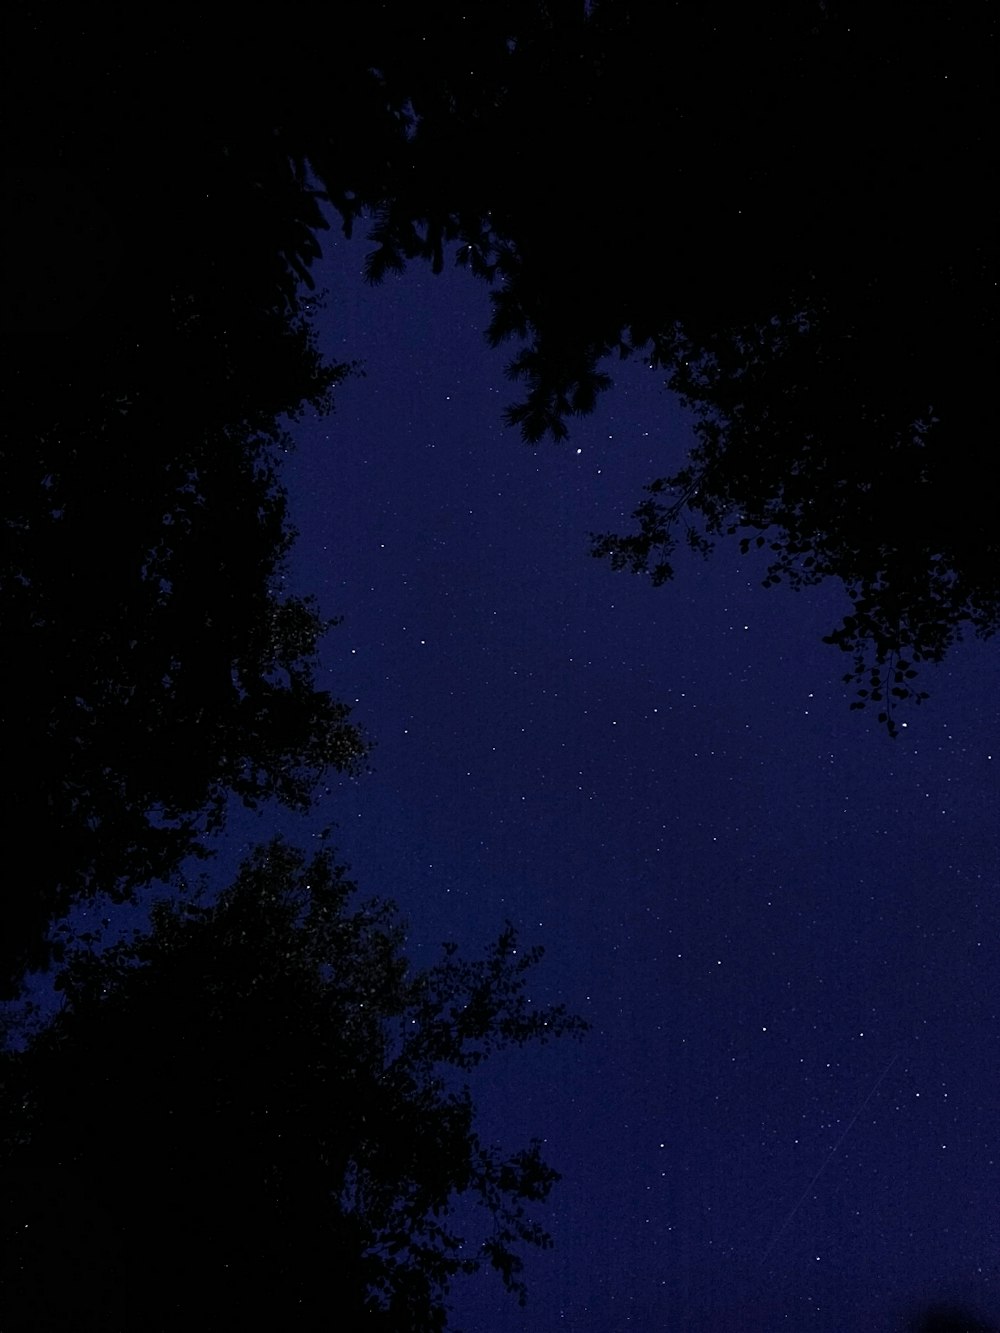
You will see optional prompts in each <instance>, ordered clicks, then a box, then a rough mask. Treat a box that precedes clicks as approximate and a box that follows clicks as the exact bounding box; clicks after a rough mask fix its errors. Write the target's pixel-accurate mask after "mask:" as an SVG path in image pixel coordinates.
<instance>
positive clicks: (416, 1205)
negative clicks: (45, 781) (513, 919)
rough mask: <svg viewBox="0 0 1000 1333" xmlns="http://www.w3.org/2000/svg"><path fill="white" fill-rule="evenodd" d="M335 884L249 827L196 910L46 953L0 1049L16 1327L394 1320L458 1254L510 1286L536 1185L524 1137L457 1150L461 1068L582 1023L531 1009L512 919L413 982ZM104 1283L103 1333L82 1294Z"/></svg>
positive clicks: (430, 1288)
mask: <svg viewBox="0 0 1000 1333" xmlns="http://www.w3.org/2000/svg"><path fill="white" fill-rule="evenodd" d="M353 889H354V886H353V885H352V884H351V883H350V882H349V881H348V880H347V878H346V877H345V874H344V871H343V870H342V869H341V868H339V867H337V866H336V865H335V864H334V862H333V859H332V858H331V856H330V855H328V854H321V855H320V856H317V857H315V858H313V859H312V860H311V861H308V860H307V859H306V858H305V857H304V856H303V855H302V854H301V853H299V852H297V851H295V850H294V849H292V848H290V847H289V846H287V845H285V844H283V843H281V842H274V843H272V844H270V845H269V846H267V847H265V848H262V849H260V850H259V851H258V852H256V853H255V854H254V855H253V857H252V858H251V859H250V860H249V861H248V862H247V863H246V864H245V865H244V867H243V869H242V870H241V872H240V874H239V876H238V878H237V880H236V882H235V883H234V884H233V886H232V887H231V888H230V889H229V890H227V891H226V892H225V893H224V894H223V895H222V896H221V897H220V898H219V899H218V901H217V902H216V903H214V904H212V905H205V904H204V903H202V904H199V903H196V902H193V901H187V902H176V901H164V902H161V903H160V904H159V906H158V907H157V909H156V911H155V914H154V922H153V926H152V929H151V931H150V932H149V933H148V934H146V935H145V936H142V937H140V938H138V939H137V940H135V941H134V942H125V943H121V944H118V945H114V946H112V947H109V948H107V949H106V950H104V951H103V952H100V953H98V952H90V951H89V950H88V948H87V946H85V945H83V944H79V945H77V946H76V947H75V948H74V949H73V950H72V952H71V954H70V956H69V957H68V959H67V962H66V965H65V967H64V968H63V969H62V971H61V973H60V975H59V980H58V985H59V986H60V987H61V989H62V991H63V995H64V998H65V1006H64V1008H63V1011H62V1012H61V1013H60V1014H59V1015H58V1016H57V1017H56V1018H55V1019H54V1020H53V1021H52V1023H51V1024H50V1025H49V1026H48V1027H46V1028H44V1029H43V1030H42V1031H41V1032H40V1033H37V1034H36V1035H34V1036H33V1037H31V1036H29V1037H28V1038H26V1039H25V1042H24V1043H23V1049H22V1050H20V1051H11V1050H9V1051H8V1052H7V1054H6V1055H5V1056H4V1057H3V1065H2V1068H3V1082H2V1087H3V1110H4V1121H3V1159H4V1160H3V1167H4V1170H3V1180H4V1182H5V1189H6V1195H5V1200H6V1214H5V1217H4V1233H5V1234H4V1247H5V1252H6V1256H7V1257H6V1262H5V1267H4V1268H3V1270H2V1282H3V1286H4V1289H3V1291H2V1292H0V1299H2V1301H3V1304H4V1308H5V1310H7V1311H8V1318H9V1319H11V1320H12V1321H13V1322H16V1323H17V1326H18V1327H19V1328H25V1329H29V1328H35V1327H37V1328H45V1329H60V1328H70V1327H72V1328H74V1329H76V1328H80V1327H109V1326H114V1327H118V1326H124V1325H128V1326H132V1325H134V1326H136V1327H138V1326H141V1327H143V1328H149V1329H155V1330H159V1329H162V1330H167V1329H175V1328H177V1329H180V1328H199V1329H216V1328H218V1329H222V1328H232V1327H236V1326H241V1325H242V1324H243V1323H244V1322H245V1321H246V1320H249V1319H250V1318H251V1317H253V1319H254V1321H255V1322H256V1323H260V1322H261V1321H263V1322H264V1323H265V1324H267V1323H269V1322H270V1323H272V1324H273V1325H275V1326H281V1327H291V1328H310V1329H312V1328H316V1327H319V1326H322V1325H323V1324H326V1323H330V1324H332V1325H333V1326H334V1327H339V1326H343V1327H356V1326H359V1323H356V1322H354V1321H361V1320H362V1319H363V1321H364V1326H365V1327H370V1328H372V1329H387V1330H393V1331H394V1333H395V1331H401V1330H404V1329H405V1330H407V1333H411V1330H412V1333H420V1331H421V1330H438V1329H441V1328H443V1327H444V1319H445V1312H446V1304H447V1293H448V1289H449V1286H450V1284H451V1282H452V1280H453V1279H454V1278H455V1277H456V1276H458V1275H459V1274H462V1273H471V1272H473V1271H475V1270H476V1269H477V1268H479V1267H481V1266H483V1265H484V1264H486V1265H488V1266H492V1267H493V1268H494V1269H496V1270H497V1271H498V1272H499V1273H500V1276H501V1278H502V1280H503V1282H504V1284H505V1285H506V1286H507V1287H508V1288H509V1289H510V1290H511V1291H512V1292H514V1293H515V1295H517V1296H519V1297H520V1298H521V1299H522V1300H523V1297H524V1287H523V1282H522V1279H521V1276H520V1274H521V1265H522V1259H521V1255H520V1251H521V1250H522V1249H523V1248H524V1246H526V1245H547V1244H548V1243H549V1241H548V1237H547V1236H546V1234H545V1232H544V1231H543V1229H542V1228H541V1226H540V1225H539V1224H538V1222H537V1221H536V1220H534V1219H533V1218H531V1216H530V1215H529V1213H528V1208H529V1207H530V1205H531V1204H533V1203H537V1202H540V1201H542V1200H544V1198H545V1197H546V1196H547V1194H548V1193H549V1190H550V1188H551V1186H552V1184H553V1183H554V1182H555V1180H556V1179H557V1174H556V1172H555V1171H553V1170H552V1169H551V1168H550V1167H549V1166H548V1165H546V1163H545V1162H544V1161H543V1159H542V1157H541V1151H540V1145H539V1143H537V1142H534V1143H532V1144H531V1145H529V1146H528V1147H527V1148H524V1149H521V1150H519V1151H515V1152H514V1153H512V1154H504V1153H502V1152H501V1151H500V1150H499V1149H497V1148H494V1147H492V1146H490V1145H488V1144H485V1143H483V1142H482V1141H481V1140H480V1138H479V1137H478V1135H477V1133H476V1128H475V1107H474V1104H473V1099H472V1095H471V1093H470V1091H469V1088H468V1086H466V1085H465V1083H464V1082H463V1079H464V1077H465V1075H466V1074H467V1073H468V1072H469V1071H471V1070H473V1069H474V1068H475V1067H476V1066H478V1065H479V1064H480V1063H481V1062H482V1061H484V1060H486V1059H488V1058H489V1057H490V1056H491V1055H492V1054H493V1053H494V1052H496V1051H499V1050H502V1049H503V1048H504V1047H508V1046H511V1045H522V1044H524V1043H525V1042H534V1041H541V1042H544V1041H547V1040H548V1039H549V1038H550V1037H553V1036H557V1035H561V1034H564V1033H580V1032H581V1031H582V1029H583V1027H584V1024H583V1023H582V1021H580V1020H578V1019H576V1018H573V1017H571V1016H569V1015H567V1014H566V1012H565V1010H564V1009H563V1008H562V1007H561V1006H560V1007H556V1008H542V1007H537V1008H536V1007H535V1006H533V1005H532V1003H531V999H530V997H529V995H528V994H527V993H526V987H527V984H528V981H529V976H530V973H531V971H532V969H533V968H534V966H535V964H536V963H537V962H538V959H539V957H540V953H541V951H540V950H539V949H528V950H523V951H522V950H519V949H518V948H517V940H516V936H515V934H514V931H513V929H512V928H510V927H508V928H507V929H506V930H505V931H504V932H503V934H502V935H501V936H500V938H499V939H498V940H497V941H496V943H495V944H494V945H493V946H492V947H491V948H490V949H489V950H488V951H487V953H486V954H485V956H484V957H483V958H481V959H479V960H476V961H465V960H463V959H461V958H460V957H459V956H458V953H457V951H456V949H455V948H454V946H446V947H445V950H444V953H443V956H442V958H441V959H440V961H439V962H437V963H436V964H434V965H432V966H430V967H428V968H426V969H424V970H422V971H414V970H413V969H411V968H410V967H409V966H408V965H407V962H406V959H405V957H404V955H403V938H404V931H403V927H402V924H401V923H400V921H399V919H398V916H397V914H396V912H395V910H394V908H393V907H392V906H391V905H390V904H386V903H378V902H369V903H365V904H361V905H355V904H352V903H351V901H350V899H351V895H352V893H353ZM40 1181H42V1182H44V1184H43V1186H42V1187H41V1188H40V1187H39V1182H40ZM46 1186H47V1187H48V1193H46ZM461 1197H468V1198H470V1199H472V1200H478V1201H479V1202H480V1203H481V1204H482V1205H484V1208H485V1213H484V1218H485V1221H484V1227H485V1234H484V1235H483V1237H482V1239H481V1241H480V1242H479V1243H474V1242H473V1240H472V1239H471V1237H469V1236H468V1235H467V1234H466V1231H465V1227H462V1228H460V1227H458V1226H457V1225H456V1224H455V1223H454V1221H453V1220H451V1218H450V1217H449V1214H450V1212H451V1209H452V1206H453V1204H454V1202H455V1200H456V1199H458V1198H461ZM46 1199H48V1202H46ZM84 1222H85V1223H86V1226H87V1230H88V1235H87V1236H86V1237H82V1238H80V1240H81V1249H80V1251H79V1254H80V1256H81V1263H86V1265H87V1266H88V1271H87V1272H86V1273H84V1272H77V1271H76V1270H75V1268H74V1267H73V1265H74V1259H73V1255H74V1254H75V1253H77V1249H76V1242H77V1237H76V1235H75V1228H76V1227H77V1226H80V1225H83V1224H84ZM29 1224H30V1225H29ZM468 1225H469V1223H468V1222H466V1224H465V1226H468ZM60 1239H61V1240H62V1241H63V1242H64V1244H65V1248H64V1250H63V1251H61V1252H60V1251H59V1250H58V1249H57V1248H56V1246H57V1244H58V1242H59V1241H60ZM60 1253H61V1254H62V1255H63V1256H65V1257H60V1258H59V1259H56V1257H55V1256H56V1255H57V1254H60ZM55 1262H58V1263H60V1265H63V1270H62V1271H60V1272H59V1273H58V1274H57V1273H54V1272H53V1271H52V1265H53V1263H55ZM115 1287H117V1288H118V1289H119V1293H120V1294H119V1296H118V1297H117V1298H116V1299H117V1300H118V1302H119V1306H118V1307H117V1316H116V1317H117V1318H121V1317H122V1314H121V1312H124V1324H120V1323H118V1322H115V1319H112V1320H111V1323H110V1324H109V1323H108V1322H107V1320H108V1313H107V1311H106V1310H105V1311H103V1313H102V1311H101V1310H100V1309H95V1308H93V1305H92V1303H91V1304H88V1302H90V1300H91V1297H90V1293H93V1292H95V1291H100V1292H102V1293H103V1292H106V1291H108V1290H110V1289H114V1288H115ZM104 1299H106V1298H105V1297H104V1296H102V1297H101V1300H104ZM36 1303H37V1304H36ZM102 1318H103V1319H104V1320H105V1322H104V1323H102V1322H101V1319H102ZM32 1320H34V1321H35V1322H32Z"/></svg>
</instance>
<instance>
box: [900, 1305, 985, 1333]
mask: <svg viewBox="0 0 1000 1333" xmlns="http://www.w3.org/2000/svg"><path fill="white" fill-rule="evenodd" d="M910 1329H911V1333H997V1330H996V1325H995V1324H991V1323H987V1322H986V1321H985V1320H983V1319H981V1318H979V1316H977V1315H975V1314H973V1313H972V1311H971V1310H964V1309H961V1308H959V1307H958V1306H954V1305H934V1306H931V1307H930V1308H929V1309H927V1310H924V1311H923V1312H922V1313H921V1314H920V1315H918V1316H917V1318H916V1319H914V1320H913V1321H912V1322H911V1323H910Z"/></svg>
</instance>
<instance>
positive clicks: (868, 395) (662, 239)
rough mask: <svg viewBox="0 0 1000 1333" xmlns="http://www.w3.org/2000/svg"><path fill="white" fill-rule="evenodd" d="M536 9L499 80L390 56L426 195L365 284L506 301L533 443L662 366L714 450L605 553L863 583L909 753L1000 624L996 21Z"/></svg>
mask: <svg viewBox="0 0 1000 1333" xmlns="http://www.w3.org/2000/svg"><path fill="white" fill-rule="evenodd" d="M584 9H586V11H587V12H586V15H584V12H583V11H584ZM515 10H516V7H514V6H511V7H510V8H509V9H508V10H507V11H506V12H505V14H504V16H503V17H504V19H505V20H506V21H507V23H508V24H509V25H510V26H509V29H508V31H509V33H510V34H511V35H509V36H508V38H507V41H506V49H505V50H504V51H503V52H502V53H501V52H498V51H492V54H489V53H486V52H484V51H478V50H477V59H476V61H475V64H476V66H477V69H478V70H479V75H480V76H481V77H480V76H477V79H476V81H475V83H474V84H473V81H472V80H471V79H470V80H469V81H468V84H467V85H466V84H463V83H462V82H461V79H460V78H458V77H457V76H456V74H455V71H457V70H458V68H459V67H460V66H459V62H458V59H457V58H456V59H455V62H454V69H453V70H452V72H451V74H450V75H449V73H448V71H447V70H445V71H444V72H441V71H440V68H439V64H436V65H435V73H436V74H440V77H438V78H437V79H436V81H434V82H432V81H431V80H426V81H424V80H423V79H422V78H421V77H420V75H419V74H417V73H413V71H412V69H411V67H410V66H408V65H406V64H404V63H402V62H399V63H398V64H392V63H391V62H388V61H387V62H386V66H385V68H386V71H387V72H386V73H385V76H384V77H385V83H386V88H387V90H388V92H389V94H390V95H391V96H392V97H393V101H394V105H396V106H397V107H398V108H403V107H406V108H407V109H408V114H409V117H410V122H409V123H410V126H411V131H412V136H411V137H412V144H411V158H410V163H409V165H410V171H409V172H408V173H404V174H403V175H402V176H400V177H398V178H394V179H393V180H392V183H391V184H390V185H388V186H387V188H386V190H385V192H384V194H383V197H382V198H381V199H380V200H379V201H378V208H377V215H376V221H375V225H374V227H373V228H372V231H371V239H372V240H373V241H374V242H375V243H376V248H375V250H374V251H373V252H372V253H371V255H370V257H369V263H368V272H369V276H370V277H371V279H372V280H373V281H377V280H379V279H380V278H381V277H382V276H383V275H384V274H385V273H386V272H389V271H398V270H399V269H401V268H402V267H403V266H404V264H405V263H406V262H407V260H410V259H414V258H418V257H419V258H423V259H426V260H429V261H431V262H432V263H434V264H435V266H439V265H440V263H441V262H442V258H441V255H442V245H443V244H445V243H448V242H452V243H454V244H455V245H456V247H457V258H458V260H459V262H460V263H463V264H466V265H467V266H468V267H470V269H471V270H472V271H473V272H475V273H477V274H479V275H480V276H481V277H483V278H485V279H486V280H488V281H490V282H491V283H493V284H494V291H493V294H492V300H493V316H492V320H491V323H490V326H489V329H488V336H489V338H490V340H491V341H492V342H493V343H494V344H500V343H502V342H504V341H506V340H508V339H514V340H517V341H518V342H519V343H520V344H521V346H520V348H519V349H518V350H517V352H516V354H515V355H514V357H513V359H512V361H511V363H510V365H509V368H508V373H509V374H510V376H511V378H512V379H513V380H515V381H516V382H517V383H519V384H520V385H522V386H523V397H522V399H521V401H520V402H517V403H515V404H514V405H513V406H512V407H511V408H510V409H509V411H508V413H507V419H508V421H509V423H510V424H512V425H515V426H518V427H519V428H520V430H521V433H522V435H523V436H524V438H525V439H526V440H527V441H529V442H531V443H537V442H538V441H540V440H542V439H543V438H545V437H546V436H549V437H552V438H554V439H557V440H558V439H562V438H564V437H565V436H566V434H567V432H568V429H569V422H570V420H571V418H572V417H574V416H579V415H581V414H585V413H588V412H590V411H591V410H592V409H593V406H594V404H595V402H596V399H597V397H598V395H599V393H600V392H601V391H602V390H604V389H606V388H608V387H609V386H610V384H611V375H610V373H609V367H608V364H607V363H608V359H609V358H612V357H627V356H632V355H641V356H643V357H644V358H646V359H647V360H648V362H649V363H650V364H651V365H652V366H654V367H656V368H658V369H660V370H662V371H663V372H664V374H665V381H666V384H667V385H668V387H669V388H670V389H671V390H673V391H674V392H675V393H677V394H679V395H680V396H681V399H682V401H683V402H684V404H685V405H686V406H687V407H688V408H689V409H691V411H692V413H693V414H694V416H695V421H696V437H697V438H696V444H695V447H694V448H693V450H692V451H691V453H690V456H689V457H688V458H687V460H683V459H681V458H677V457H675V458H670V456H669V453H668V451H667V450H665V453H667V460H666V466H665V469H664V473H663V475H661V476H660V477H657V478H654V479H652V480H651V482H650V484H649V487H648V490H647V495H646V496H645V497H644V498H643V500H642V501H641V503H640V504H639V505H638V507H637V509H636V511H635V515H634V517H635V519H636V527H635V529H634V530H633V531H631V532H627V533H624V534H620V533H615V534H598V535H595V537H594V540H593V551H594V554H596V555H598V556H601V557H606V558H610V560H611V562H612V564H613V565H614V566H615V567H617V568H628V569H632V570H635V571H636V572H642V573H644V574H649V575H651V576H652V579H653V581H654V582H655V583H662V582H664V581H665V580H666V579H668V578H669V577H670V574H671V572H672V565H671V558H672V553H673V550H674V547H675V544H676V541H677V539H678V536H680V537H681V538H682V539H683V540H687V541H689V542H690V543H691V544H692V545H693V546H695V547H696V548H697V549H700V550H703V551H707V550H708V549H709V547H710V546H711V544H712V543H713V541H714V540H715V539H716V538H717V537H720V536H733V537H737V538H738V539H739V540H740V542H741V543H742V545H743V549H744V550H746V549H748V548H749V546H750V545H752V544H755V545H758V546H767V547H768V548H769V550H770V552H771V555H772V561H771V564H770V568H769V570H768V573H767V576H766V582H767V583H768V584H773V583H776V582H779V581H782V580H784V581H787V582H789V583H791V585H792V586H795V587H800V586H803V585H806V584H811V583H816V582H818V581H820V580H822V579H826V578H835V579H838V580H839V581H840V582H841V583H842V584H843V586H844V588H845V590H846V592H847V594H848V596H849V597H850V598H851V600H852V602H853V611H852V613H851V614H849V615H848V616H846V617H845V618H844V620H843V622H842V623H841V624H840V625H839V626H837V627H836V628H834V629H833V630H832V632H831V634H830V635H829V641H830V642H831V643H833V644H836V645H838V646H839V647H840V648H842V649H843V650H845V651H846V652H848V653H849V654H850V655H851V659H852V662H851V670H850V671H849V672H848V674H847V675H846V676H845V682H853V683H854V685H855V688H856V695H855V701H854V704H853V705H852V706H853V707H855V708H863V707H865V706H867V705H868V704H872V705H874V707H875V710H876V712H877V714H878V720H879V721H880V722H881V723H883V724H884V725H885V726H886V727H887V729H888V730H889V732H890V734H895V731H896V721H895V713H896V710H897V709H898V708H899V707H901V706H902V705H904V704H906V703H908V702H911V701H919V700H920V699H921V698H923V697H926V696H925V694H924V692H923V691H922V690H920V689H919V688H917V686H916V685H915V684H913V683H912V682H913V681H914V680H915V679H916V676H917V672H918V669H919V667H920V664H921V663H923V662H927V661H939V660H941V658H942V657H943V656H944V655H945V653H946V652H947V651H948V649H949V648H950V646H951V645H952V644H953V643H954V642H955V640H956V639H958V638H960V637H961V636H962V633H963V632H966V631H971V632H974V633H976V634H978V635H981V636H984V637H985V636H989V635H991V634H992V633H993V632H995V630H996V628H997V625H998V623H1000V580H998V575H997V570H998V569H1000V560H998V556H1000V550H998V542H997V536H996V524H995V521H994V515H993V511H992V502H991V498H990V492H989V489H988V488H982V487H977V486H975V485H974V484H972V480H971V479H973V478H975V477H976V476H978V475H979V456H980V454H979V451H980V441H981V440H982V439H983V438H988V437H989V435H990V432H991V428H992V413H991V407H992V403H991V401H990V397H989V391H988V386H989V384H990V382H991V377H990V368H991V366H992V365H993V362H994V360H995V344H996V337H995V328H996V325H995V296H994V292H995V234H994V228H993V226H992V212H991V208H990V200H991V197H992V190H993V177H994V176H995V162H994V160H993V157H992V155H991V154H990V151H989V148H988V147H987V145H988V143H989V141H988V139H987V137H986V134H985V132H984V127H985V125H987V124H989V123H990V122H991V120H992V107H991V102H992V88H993V72H992V66H991V62H990V54H989V53H990V51H991V49H992V35H993V34H992V17H991V14H990V11H989V7H988V6H986V5H973V6H966V7H965V8H963V9H962V10H961V11H956V12H954V13H950V14H948V15H942V14H940V13H939V12H938V11H936V10H931V9H917V10H913V11H911V12H910V13H909V14H908V16H907V20H906V23H905V24H903V25H900V24H899V23H897V22H896V21H895V17H894V16H891V15H889V14H888V13H883V12H882V11H880V10H878V9H873V8H872V6H870V5H863V4H858V3H854V2H853V0H840V2H838V3H830V4H828V3H824V2H822V0H817V2H816V3H815V4H808V5H789V4H787V3H783V2H776V3H773V4H768V5H765V6H764V7H761V6H754V7H753V9H752V10H751V9H746V10H741V11H736V10H734V9H733V8H732V7H726V8H724V9H719V8H718V7H716V6H712V5H704V4H695V3H680V4H674V5H671V6H670V7H669V9H668V10H666V11H665V10H664V9H663V7H662V6H660V5H652V4H646V3H641V2H638V3H630V2H629V0H605V2H604V3H600V2H598V3H595V4H592V5H590V6H586V7H584V6H577V7H571V8H570V9H562V8H558V7H556V6H552V7H549V8H547V9H546V10H545V11H544V12H540V13H539V15H538V18H537V21H536V22H535V23H534V24H532V23H529V22H526V21H525V19H524V16H523V15H520V14H517V13H516V12H515ZM450 35H451V40H452V45H449V44H448V42H444V43H442V42H437V43H436V50H437V52H438V54H437V56H436V57H429V59H436V60H437V61H438V62H440V61H442V60H445V61H447V59H448V57H449V55H453V54H454V53H455V49H456V46H457V43H458V42H459V41H460V40H461V38H462V36H463V32H462V28H461V25H460V24H459V23H458V22H457V21H456V22H454V23H453V25H452V26H451V28H450ZM442 53H443V54H442ZM467 63H470V64H471V63H472V62H471V61H470V62H467ZM416 68H417V69H418V70H419V69H420V68H421V66H420V62H419V61H418V62H417V66H416ZM847 108H850V110H849V111H848V110H847ZM512 144H516V145H517V151H516V152H512V151H510V147H511V145H512ZM454 161H461V162H462V163H463V171H462V173H461V180H460V181H457V182H456V181H454V173H453V172H452V171H451V166H450V164H451V163H452V162H454ZM324 170H325V171H326V172H327V174H326V175H324V177H323V178H324V181H325V183H326V184H327V186H328V188H329V187H330V186H331V185H332V181H333V175H332V173H330V172H329V170H328V169H327V168H326V167H325V166H324V167H323V169H322V170H321V174H323V171H324ZM449 173H450V175H451V179H452V181H453V183H452V184H451V185H450V186H449V184H448V181H449ZM526 181H530V182H531V188H530V189H528V188H526V187H525V184H524V183H525V182H526ZM654 182H655V183H656V185H658V186H661V187H662V188H654ZM449 190H450V193H449ZM665 195H666V198H667V204H666V207H664V203H663V200H664V196H665Z"/></svg>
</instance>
